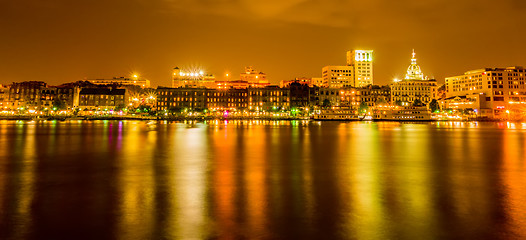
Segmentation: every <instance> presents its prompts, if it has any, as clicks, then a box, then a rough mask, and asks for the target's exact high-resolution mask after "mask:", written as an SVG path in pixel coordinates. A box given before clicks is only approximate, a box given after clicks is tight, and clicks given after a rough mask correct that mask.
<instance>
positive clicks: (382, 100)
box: [375, 98, 387, 105]
mask: <svg viewBox="0 0 526 240" xmlns="http://www.w3.org/2000/svg"><path fill="white" fill-rule="evenodd" d="M386 103H387V102H386V101H385V100H384V99H383V98H378V99H377V100H376V102H375V104H376V105H385V104H386Z"/></svg>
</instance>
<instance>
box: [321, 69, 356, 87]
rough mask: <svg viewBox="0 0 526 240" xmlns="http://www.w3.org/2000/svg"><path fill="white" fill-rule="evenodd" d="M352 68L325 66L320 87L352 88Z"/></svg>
mask: <svg viewBox="0 0 526 240" xmlns="http://www.w3.org/2000/svg"><path fill="white" fill-rule="evenodd" d="M353 71H354V67H353V66H325V67H323V68H322V78H323V81H322V86H320V87H327V88H342V87H354V75H353Z"/></svg>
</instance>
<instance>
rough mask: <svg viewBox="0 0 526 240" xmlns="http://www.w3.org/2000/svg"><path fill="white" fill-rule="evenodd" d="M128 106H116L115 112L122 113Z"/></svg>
mask: <svg viewBox="0 0 526 240" xmlns="http://www.w3.org/2000/svg"><path fill="white" fill-rule="evenodd" d="M125 107H126V106H124V104H119V105H117V106H115V109H114V110H115V111H116V112H119V111H122V110H123V109H124V108H125Z"/></svg>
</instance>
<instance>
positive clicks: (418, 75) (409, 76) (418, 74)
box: [404, 49, 426, 80]
mask: <svg viewBox="0 0 526 240" xmlns="http://www.w3.org/2000/svg"><path fill="white" fill-rule="evenodd" d="M415 56H416V53H415V50H414V49H413V57H412V58H411V65H409V67H408V68H407V73H406V74H405V77H404V79H405V80H426V78H425V77H424V73H422V70H421V69H420V66H418V64H417V63H416V57H415Z"/></svg>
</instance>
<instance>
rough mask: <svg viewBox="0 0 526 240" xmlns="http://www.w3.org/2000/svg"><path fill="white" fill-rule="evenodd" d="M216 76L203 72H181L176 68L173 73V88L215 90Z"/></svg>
mask: <svg viewBox="0 0 526 240" xmlns="http://www.w3.org/2000/svg"><path fill="white" fill-rule="evenodd" d="M215 79H216V78H215V76H214V75H212V74H206V73H204V72H203V71H202V70H181V69H179V68H178V67H175V68H174V69H173V72H172V87H173V88H178V87H189V88H215V87H216V82H215Z"/></svg>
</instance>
